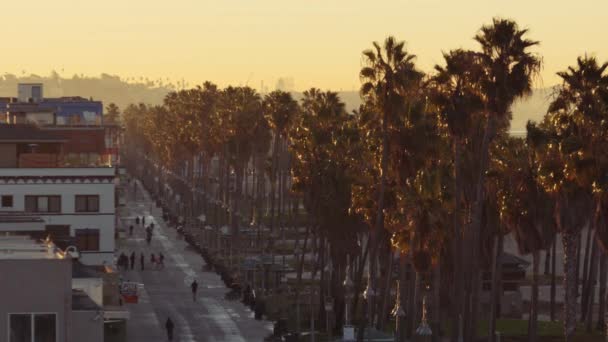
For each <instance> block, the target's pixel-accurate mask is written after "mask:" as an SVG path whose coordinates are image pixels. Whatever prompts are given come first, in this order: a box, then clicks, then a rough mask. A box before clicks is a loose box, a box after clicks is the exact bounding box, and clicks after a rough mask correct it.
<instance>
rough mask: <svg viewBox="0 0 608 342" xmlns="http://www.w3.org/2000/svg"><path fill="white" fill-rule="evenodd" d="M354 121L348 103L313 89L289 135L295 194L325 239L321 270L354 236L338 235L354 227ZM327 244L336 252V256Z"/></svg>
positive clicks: (323, 288) (321, 312) (322, 282)
mask: <svg viewBox="0 0 608 342" xmlns="http://www.w3.org/2000/svg"><path fill="white" fill-rule="evenodd" d="M348 120H349V117H348V116H347V114H346V111H345V109H344V103H343V102H342V101H341V100H340V98H339V97H338V95H337V93H334V92H329V91H328V92H323V91H320V90H318V89H315V88H313V89H310V90H307V91H305V92H304V97H303V99H302V111H301V113H300V114H299V115H298V116H297V117H296V118H295V122H294V124H293V125H291V127H290V131H289V135H288V137H289V142H290V150H291V151H292V153H293V155H294V162H293V168H292V175H293V187H292V190H293V191H295V192H298V193H301V194H302V195H303V198H304V205H305V208H306V210H307V211H308V213H309V216H310V217H311V221H313V225H314V227H315V229H316V235H318V236H319V237H320V239H321V240H322V241H323V242H322V243H321V244H320V248H319V254H320V264H319V265H315V269H317V268H318V269H321V270H322V269H323V267H324V265H325V264H326V263H327V261H328V260H329V258H331V257H332V256H333V255H335V254H336V251H338V250H340V248H338V246H337V245H341V244H344V242H345V241H349V240H352V236H353V235H354V234H351V235H350V236H349V237H346V238H345V236H344V233H342V234H336V233H335V232H336V231H339V229H340V228H344V227H345V226H347V227H348V223H349V222H350V220H349V219H348V208H349V206H350V187H349V181H348V176H347V175H346V170H347V165H346V164H348V163H350V159H349V158H348V157H347V156H348V155H349V150H348V149H347V148H346V147H350V146H352V145H350V144H349V141H347V140H348V139H350V137H351V136H352V131H351V130H349V129H348V126H347V125H346V123H347V121H348ZM349 228H350V227H349ZM342 232H343V231H342ZM337 242H338V243H337ZM306 244H307V240H305V241H304V248H303V249H302V254H300V256H299V259H300V260H299V261H298V272H297V285H296V288H295V296H296V303H299V296H300V290H301V289H300V287H301V286H300V285H301V279H302V278H301V277H302V270H303V267H302V266H303V265H302V263H303V261H304V259H303V255H304V253H305V249H306ZM326 245H329V246H330V248H331V249H332V253H331V255H330V253H329V251H328V250H327V248H326V247H325V246H326ZM325 273H326V272H321V280H320V283H319V285H320V288H319V290H320V291H319V295H320V302H321V303H322V302H323V300H324V296H325V295H326V294H327V288H326V285H325V284H326V283H327V280H326V276H327V275H326V274H325ZM298 305H299V304H298ZM319 309H320V310H319V315H320V316H321V317H324V315H325V314H326V313H325V312H324V309H323V306H321V307H320V308H319ZM296 316H297V320H298V322H299V319H300V318H299V307H297V308H296ZM322 321H323V320H322Z"/></svg>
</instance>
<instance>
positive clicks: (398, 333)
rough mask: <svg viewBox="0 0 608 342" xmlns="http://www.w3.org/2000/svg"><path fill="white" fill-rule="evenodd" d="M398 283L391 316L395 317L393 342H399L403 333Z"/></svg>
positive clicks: (403, 313) (402, 315)
mask: <svg viewBox="0 0 608 342" xmlns="http://www.w3.org/2000/svg"><path fill="white" fill-rule="evenodd" d="M400 286H401V285H400V283H399V281H397V299H396V300H395V307H394V308H393V311H392V312H391V314H392V315H393V316H394V317H395V342H399V341H401V335H402V334H403V332H402V331H401V330H403V324H402V321H403V319H404V318H405V310H403V305H402V303H401V291H400Z"/></svg>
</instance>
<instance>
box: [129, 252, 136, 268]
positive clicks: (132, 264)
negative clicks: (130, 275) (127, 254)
mask: <svg viewBox="0 0 608 342" xmlns="http://www.w3.org/2000/svg"><path fill="white" fill-rule="evenodd" d="M130 259H131V260H130V261H131V271H133V268H134V267H135V252H131V258H130Z"/></svg>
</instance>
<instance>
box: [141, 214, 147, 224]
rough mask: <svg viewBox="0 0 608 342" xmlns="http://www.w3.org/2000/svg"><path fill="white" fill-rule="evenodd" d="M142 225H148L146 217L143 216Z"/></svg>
mask: <svg viewBox="0 0 608 342" xmlns="http://www.w3.org/2000/svg"><path fill="white" fill-rule="evenodd" d="M141 225H142V226H145V225H146V215H142V217H141Z"/></svg>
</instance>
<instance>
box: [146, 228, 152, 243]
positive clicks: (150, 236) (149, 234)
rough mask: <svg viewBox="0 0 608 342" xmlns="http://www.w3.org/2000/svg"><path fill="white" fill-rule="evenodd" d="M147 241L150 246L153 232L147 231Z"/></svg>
mask: <svg viewBox="0 0 608 342" xmlns="http://www.w3.org/2000/svg"><path fill="white" fill-rule="evenodd" d="M146 242H147V243H148V246H150V243H151V242H152V232H151V231H148V232H146Z"/></svg>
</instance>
